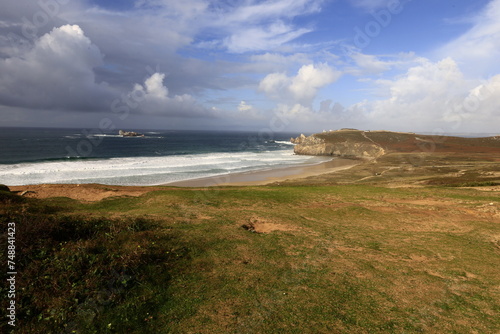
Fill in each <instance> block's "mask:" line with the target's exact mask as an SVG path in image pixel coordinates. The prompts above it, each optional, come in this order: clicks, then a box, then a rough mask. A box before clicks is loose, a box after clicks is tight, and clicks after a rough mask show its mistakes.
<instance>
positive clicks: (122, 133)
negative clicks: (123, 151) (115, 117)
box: [118, 130, 144, 137]
mask: <svg viewBox="0 0 500 334" xmlns="http://www.w3.org/2000/svg"><path fill="white" fill-rule="evenodd" d="M118 134H119V135H120V136H122V137H144V134H142V133H138V132H134V131H123V130H120V131H118Z"/></svg>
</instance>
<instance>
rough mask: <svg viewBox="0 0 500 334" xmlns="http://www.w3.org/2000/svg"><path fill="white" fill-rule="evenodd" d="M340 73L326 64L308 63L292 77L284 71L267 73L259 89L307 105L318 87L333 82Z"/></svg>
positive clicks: (314, 95) (277, 97)
mask: <svg viewBox="0 0 500 334" xmlns="http://www.w3.org/2000/svg"><path fill="white" fill-rule="evenodd" d="M340 75H341V73H340V72H339V71H337V70H335V69H333V68H331V67H330V66H328V65H327V64H318V65H314V64H309V65H304V66H302V67H301V68H300V69H299V71H298V72H297V75H296V76H294V77H289V76H287V75H286V74H285V73H271V74H269V75H267V76H266V77H265V78H264V79H263V80H262V81H261V82H260V84H259V90H260V91H262V92H264V93H266V94H267V95H268V96H269V97H271V98H274V99H277V100H281V101H288V102H289V103H294V102H298V103H300V104H302V105H309V104H311V103H312V101H313V100H314V98H315V97H316V95H317V93H318V90H319V89H321V88H322V87H325V86H327V85H329V84H331V83H333V82H335V81H336V80H337V79H338V78H340Z"/></svg>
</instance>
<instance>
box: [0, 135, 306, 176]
mask: <svg viewBox="0 0 500 334" xmlns="http://www.w3.org/2000/svg"><path fill="white" fill-rule="evenodd" d="M134 131H136V132H140V133H143V134H144V137H121V136H119V135H118V131H114V132H107V133H102V132H95V133H89V132H87V131H85V130H81V129H33V128H21V129H19V128H0V183H4V184H7V185H22V184H36V183H91V182H96V183H104V184H123V185H149V184H164V183H168V182H173V181H180V180H186V179H193V178H198V177H206V176H212V175H220V174H226V173H232V172H241V171H248V170H256V169H262V168H271V167H284V166H288V165H293V164H299V163H304V162H305V161H307V160H308V159H311V158H306V157H302V156H296V155H294V154H293V145H291V144H290V142H289V140H290V137H292V136H293V137H296V136H297V135H298V134H297V133H274V134H272V133H242V132H199V131H198V132H195V131H151V130H145V131H140V130H134Z"/></svg>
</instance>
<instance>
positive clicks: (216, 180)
mask: <svg viewBox="0 0 500 334" xmlns="http://www.w3.org/2000/svg"><path fill="white" fill-rule="evenodd" d="M360 163H361V161H360V160H353V159H345V158H333V159H331V160H328V161H324V162H320V163H318V164H314V165H307V164H306V165H299V166H289V167H281V168H271V169H265V170H262V169H261V170H255V171H248V172H239V173H230V174H224V175H218V176H210V177H204V178H198V179H193V180H185V181H175V182H170V183H167V184H162V186H172V187H194V188H199V187H216V186H263V185H268V184H271V183H275V182H282V181H286V180H292V179H302V178H306V177H310V176H317V175H321V174H327V173H333V172H336V171H339V170H344V169H349V168H351V167H354V166H356V165H358V164H360Z"/></svg>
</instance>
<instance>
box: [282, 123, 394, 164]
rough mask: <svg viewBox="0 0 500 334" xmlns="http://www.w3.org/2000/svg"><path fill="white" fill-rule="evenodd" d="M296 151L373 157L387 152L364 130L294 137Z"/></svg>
mask: <svg viewBox="0 0 500 334" xmlns="http://www.w3.org/2000/svg"><path fill="white" fill-rule="evenodd" d="M291 142H292V143H294V144H296V145H295V148H294V152H295V153H296V154H301V155H327V156H328V155H329V156H337V157H344V158H363V159H373V158H377V157H379V156H381V155H383V154H385V150H384V148H383V147H382V146H381V145H379V144H377V143H375V142H374V141H372V140H370V139H369V138H367V137H366V135H365V134H364V132H363V131H358V130H339V131H331V132H326V133H320V134H314V135H311V136H309V137H306V136H304V135H301V136H299V137H297V138H292V139H291Z"/></svg>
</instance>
